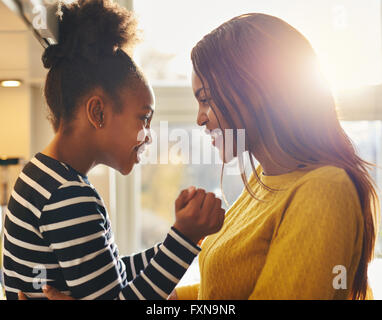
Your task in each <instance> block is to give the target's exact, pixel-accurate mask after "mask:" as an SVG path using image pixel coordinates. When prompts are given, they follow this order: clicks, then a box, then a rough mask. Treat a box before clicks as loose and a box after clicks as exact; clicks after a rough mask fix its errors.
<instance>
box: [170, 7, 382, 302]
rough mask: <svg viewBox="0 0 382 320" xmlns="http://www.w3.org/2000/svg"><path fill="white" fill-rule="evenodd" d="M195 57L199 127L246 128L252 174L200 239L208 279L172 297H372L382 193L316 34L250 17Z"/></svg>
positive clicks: (225, 28)
mask: <svg viewBox="0 0 382 320" xmlns="http://www.w3.org/2000/svg"><path fill="white" fill-rule="evenodd" d="M191 59H192V63H193V67H194V73H193V82H192V86H193V90H194V92H195V95H196V98H197V99H198V101H199V113H198V120H197V121H198V124H199V125H201V126H206V127H207V129H209V130H214V129H216V128H220V129H222V130H223V132H224V129H227V128H231V129H242V128H243V129H245V138H246V141H245V142H246V144H245V146H246V151H248V153H249V155H250V161H251V162H250V163H251V166H252V168H253V172H252V174H251V177H250V179H249V181H248V182H247V180H246V176H245V172H244V171H243V170H242V174H241V176H242V179H243V182H244V185H245V189H244V191H243V192H242V194H241V195H240V197H239V198H238V199H237V200H236V202H235V203H234V204H233V206H232V207H231V208H230V209H229V210H228V212H227V214H226V219H225V223H224V226H223V228H222V230H221V231H220V232H218V233H217V234H216V235H212V236H209V237H207V239H206V240H205V241H204V242H203V244H202V248H203V253H202V254H201V255H200V257H199V265H200V272H201V281H200V283H199V284H196V285H193V286H188V287H182V288H178V289H176V292H175V293H174V294H173V298H176V297H177V298H179V299H196V298H199V299H349V298H351V299H365V298H366V295H367V288H368V287H367V286H368V283H367V267H368V263H369V262H370V260H371V259H372V255H373V250H374V244H375V238H376V231H377V216H378V213H379V207H378V198H377V194H376V191H375V189H374V187H373V182H372V179H371V177H370V176H369V174H368V165H369V164H368V163H367V162H365V161H364V160H362V159H360V158H359V157H358V156H357V155H356V152H355V150H354V147H353V146H352V143H351V141H350V139H349V138H348V137H347V136H346V134H345V132H344V131H343V130H342V128H341V126H340V123H339V121H338V119H337V115H336V111H335V104H334V101H333V97H332V94H331V92H330V89H329V88H328V86H327V85H326V83H325V81H324V79H323V78H322V75H321V74H320V73H319V72H318V70H319V68H318V65H317V61H316V56H315V53H314V51H313V49H312V47H311V46H310V44H309V42H308V41H307V40H306V39H305V38H304V36H302V35H301V34H300V33H299V32H298V31H297V30H295V29H294V28H293V27H291V26H290V25H289V24H287V23H286V22H284V21H282V20H281V19H278V18H276V17H273V16H269V15H265V14H256V13H253V14H244V15H241V16H238V17H235V18H233V19H231V20H230V21H228V22H226V23H223V24H222V25H221V26H219V27H218V28H216V29H215V30H214V31H212V32H211V33H210V34H208V35H206V36H205V37H204V38H203V39H202V40H201V41H200V42H199V43H198V44H197V45H196V46H195V47H194V48H193V50H192V53H191ZM223 137H224V135H223ZM235 148H236V146H234V149H235ZM221 154H222V155H223V157H225V152H224V151H223V152H221ZM236 154H237V156H238V159H239V163H240V164H241V167H242V166H243V165H242V164H243V155H242V153H239V152H236ZM234 155H235V153H234ZM252 156H253V157H255V158H256V159H257V160H258V161H259V163H260V165H259V166H258V167H257V168H255V167H254V164H253V160H252ZM238 270H239V271H240V272H238ZM339 270H340V271H341V272H342V274H340V273H339ZM216 275H219V279H217V277H216ZM339 279H341V281H340V280H339Z"/></svg>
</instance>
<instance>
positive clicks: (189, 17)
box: [0, 0, 382, 299]
mask: <svg viewBox="0 0 382 320" xmlns="http://www.w3.org/2000/svg"><path fill="white" fill-rule="evenodd" d="M22 2H26V1H22ZM29 2H31V3H32V4H33V2H34V1H29ZM50 2H52V1H50ZM118 2H119V3H120V4H121V5H124V6H126V7H127V8H129V9H132V10H134V11H136V13H137V15H138V18H139V28H140V29H141V30H142V38H143V42H142V43H141V44H140V45H138V47H137V49H136V51H135V53H134V59H135V60H136V62H137V63H138V64H139V65H140V66H141V68H142V69H143V71H144V73H145V74H146V76H147V77H148V79H149V81H150V82H151V84H152V86H153V88H154V92H155V96H156V110H155V116H154V119H153V121H152V127H153V129H154V131H158V132H159V130H158V129H159V126H160V122H161V121H168V130H169V132H170V133H171V132H174V134H173V138H174V139H172V141H167V139H168V137H167V136H165V135H164V136H162V137H161V136H158V140H157V145H160V144H161V143H163V144H164V145H166V143H168V146H169V148H159V149H160V150H159V151H158V152H160V153H163V152H164V153H168V152H169V149H170V147H171V146H172V145H174V144H175V143H176V142H177V134H176V133H175V130H177V129H183V130H185V131H186V132H188V133H189V136H192V132H193V131H194V132H196V131H200V129H199V128H198V127H197V125H196V115H197V104H196V100H195V99H194V97H193V93H192V90H191V80H190V76H191V61H190V52H191V49H192V47H193V46H194V45H195V44H196V42H197V41H198V40H200V39H201V38H202V36H203V35H205V34H206V33H208V32H210V31H211V30H212V29H213V28H215V27H217V26H218V25H220V24H221V23H222V22H224V21H226V20H228V19H229V18H232V17H234V16H236V15H239V14H242V13H247V12H262V13H267V14H271V15H275V16H278V17H280V18H282V19H284V20H286V21H287V22H288V23H290V24H291V25H293V26H294V27H296V28H297V29H298V30H299V31H301V32H302V33H303V34H304V35H305V36H306V37H307V38H308V39H309V40H310V42H311V44H312V45H313V47H314V49H315V50H316V52H317V55H318V57H319V59H320V62H321V68H322V71H323V72H324V74H325V75H326V77H327V79H328V81H329V82H330V84H331V86H332V88H333V93H334V95H335V98H336V101H337V109H338V113H339V116H340V119H341V124H342V125H343V127H344V129H345V130H346V132H347V133H348V134H349V136H350V137H351V139H352V140H353V141H354V143H355V145H356V146H357V149H358V152H359V154H360V156H361V157H363V158H364V159H365V160H368V161H370V162H373V163H375V164H377V167H376V168H375V169H374V170H373V171H372V175H373V177H374V179H375V181H376V183H377V184H378V186H379V187H382V167H381V164H382V63H381V62H382V60H381V58H382V46H381V44H382V41H381V40H382V23H381V21H382V0H362V1H361V0H289V1H285V0H257V1H253V0H236V1H230V0H219V1H218V0H193V1H187V0H160V1H158V0H135V1H134V0H119V1H118ZM13 4H14V3H13V1H11V0H0V81H5V80H9V81H10V80H18V82H13V83H7V82H2V85H1V86H0V159H6V158H9V157H11V158H12V157H13V158H22V159H23V161H20V163H19V164H14V165H5V164H4V165H3V164H2V165H1V166H0V170H1V171H0V183H1V184H0V199H1V201H2V203H6V201H7V198H8V197H9V194H10V191H11V189H12V187H13V184H14V182H15V180H16V178H17V176H18V174H19V172H20V171H21V169H22V167H23V163H25V162H26V161H29V159H30V158H32V157H33V156H34V155H35V153H37V152H39V151H41V150H42V149H43V148H44V147H45V146H46V145H47V144H48V143H49V142H50V140H51V139H52V138H53V130H52V128H51V127H50V124H49V122H48V120H47V118H46V117H47V115H48V113H47V107H46V105H45V101H44V99H43V95H42V88H43V83H44V79H45V75H46V71H45V70H44V69H43V67H42V63H41V55H42V52H43V47H42V46H41V44H40V43H39V41H37V40H36V38H35V37H34V35H33V34H32V32H31V31H30V30H29V29H28V28H27V26H26V24H25V22H24V21H23V19H22V18H21V16H20V14H18V13H17V10H15V8H12V5H13ZM29 13H30V17H29V18H30V20H33V18H36V17H33V14H34V13H33V11H32V10H30V12H29ZM35 14H36V15H37V14H38V13H36V12H35ZM52 32H54V30H52ZM170 136H171V134H170ZM197 138H198V139H200V143H201V144H203V145H207V146H209V148H211V150H210V152H212V153H214V152H215V151H214V150H212V146H211V145H210V139H209V138H208V137H207V136H205V135H203V133H201V134H200V135H199V136H198V137H197ZM164 139H166V141H164ZM153 147H154V146H153ZM199 149H200V144H197V143H190V145H189V157H190V158H191V157H192V154H195V153H197V152H199ZM215 156H216V155H215ZM189 162H190V161H189V159H182V158H179V159H178V161H176V163H175V162H170V163H167V164H166V163H158V164H141V165H137V166H136V167H135V168H134V170H133V173H132V174H130V175H129V176H127V177H124V176H122V175H121V174H119V173H118V172H116V171H115V170H113V169H111V168H108V167H106V166H102V165H100V166H97V167H95V168H94V169H93V170H92V171H91V172H90V173H89V175H88V176H89V180H90V181H91V182H92V183H93V184H94V186H95V187H96V189H97V190H98V191H99V193H100V194H101V196H102V197H103V199H104V201H105V203H106V206H107V209H108V211H109V215H110V218H111V221H112V224H113V229H114V233H115V238H116V241H117V244H118V247H119V250H120V252H121V253H122V254H130V253H133V252H137V251H139V250H141V249H144V248H147V247H151V246H152V245H154V244H155V243H156V242H160V241H162V240H163V239H164V237H165V235H166V233H167V231H168V230H169V227H170V226H171V225H172V224H173V222H174V201H175V199H176V197H177V195H178V193H179V191H180V190H181V189H182V188H185V187H188V186H190V185H195V186H197V187H202V188H205V189H206V190H208V191H213V192H215V193H217V194H218V195H220V196H221V189H220V172H221V164H220V163H218V161H215V162H214V163H212V164H202V161H201V163H200V164H198V163H195V162H194V164H189ZM242 189H243V185H242V181H241V178H240V176H239V175H232V174H230V175H225V176H224V179H223V191H224V194H225V196H226V198H227V200H228V204H229V205H230V204H232V203H233V202H234V200H235V199H236V198H237V196H238V195H239V194H240V193H241V191H242ZM225 207H226V208H227V207H228V206H227V205H225ZM375 253H376V259H375V261H374V262H373V264H372V265H371V267H370V279H371V285H372V287H373V290H374V295H375V298H376V299H382V277H381V272H380V271H378V270H382V263H381V261H382V260H381V259H382V240H381V232H380V233H379V239H378V243H377V246H376V252H375ZM197 280H198V266H197V260H195V261H194V264H193V265H192V267H191V268H190V270H189V271H188V272H187V274H186V275H185V277H184V278H183V279H182V284H186V283H191V282H194V281H197Z"/></svg>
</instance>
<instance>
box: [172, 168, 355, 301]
mask: <svg viewBox="0 0 382 320" xmlns="http://www.w3.org/2000/svg"><path fill="white" fill-rule="evenodd" d="M257 172H258V174H259V175H260V178H261V180H262V181H263V182H264V183H265V185H267V186H269V187H272V188H279V189H280V188H282V189H284V190H283V191H277V192H273V193H272V192H270V191H267V190H265V189H263V188H262V187H260V185H259V184H257V183H256V179H255V177H254V175H253V173H252V174H251V176H250V178H249V184H250V186H251V188H252V190H254V191H255V194H256V195H259V197H258V198H260V199H264V200H266V201H265V202H259V201H257V200H255V199H253V198H252V197H251V196H250V195H249V193H248V192H247V191H246V190H245V189H244V190H243V192H242V193H241V195H240V196H239V198H238V199H237V200H236V201H235V203H234V204H233V205H232V207H231V208H230V209H229V210H228V211H227V213H226V218H225V222H224V226H223V228H222V229H221V230H220V231H219V232H218V233H216V234H213V235H211V236H209V237H207V238H206V239H205V240H204V241H203V243H202V251H201V253H200V256H199V267H200V274H201V280H200V284H195V285H191V286H185V287H178V288H177V289H176V292H177V295H178V298H179V299H187V300H194V299H202V300H212V299H222V300H223V299H240V300H246V299H347V298H348V297H349V293H350V289H351V286H352V283H353V279H354V275H355V271H356V269H357V266H358V263H359V260H360V256H361V250H362V237H363V219H362V211H361V206H360V202H359V198H358V195H357V191H356V189H355V187H354V184H353V183H352V181H351V179H350V178H349V176H348V175H347V174H346V172H345V171H344V170H343V169H340V168H337V167H334V166H323V167H319V168H311V169H310V170H309V169H299V170H297V171H294V172H291V173H287V174H283V175H279V176H265V175H263V174H262V168H261V166H259V167H258V168H257ZM336 266H339V267H336ZM343 267H345V268H346V269H344V268H343ZM344 271H346V273H345V272H344ZM344 276H346V283H345V282H344V281H342V282H341V281H340V280H339V278H342V279H345V278H344ZM344 287H346V289H345V288H344Z"/></svg>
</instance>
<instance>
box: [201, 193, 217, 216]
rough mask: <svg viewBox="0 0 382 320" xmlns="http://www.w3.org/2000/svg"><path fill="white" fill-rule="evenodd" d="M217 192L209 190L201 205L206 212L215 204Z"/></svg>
mask: <svg viewBox="0 0 382 320" xmlns="http://www.w3.org/2000/svg"><path fill="white" fill-rule="evenodd" d="M215 199H216V198H215V194H214V193H212V192H208V193H207V194H206V196H205V198H204V201H203V203H202V205H201V209H202V211H203V212H204V213H206V214H209V213H210V212H211V211H212V209H213V208H214V206H215Z"/></svg>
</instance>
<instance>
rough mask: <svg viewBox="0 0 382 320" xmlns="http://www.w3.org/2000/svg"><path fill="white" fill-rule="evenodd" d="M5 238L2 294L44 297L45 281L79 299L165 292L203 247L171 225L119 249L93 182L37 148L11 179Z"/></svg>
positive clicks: (143, 296) (161, 295)
mask: <svg viewBox="0 0 382 320" xmlns="http://www.w3.org/2000/svg"><path fill="white" fill-rule="evenodd" d="M3 246H4V250H3V255H4V258H3V273H4V282H5V289H6V295H7V299H17V292H18V291H23V292H25V293H26V295H27V296H28V297H30V298H31V299H44V295H43V293H42V291H41V286H42V283H45V282H46V283H48V284H50V285H52V286H54V287H55V288H57V289H58V290H60V291H63V292H66V293H68V294H70V295H71V296H73V297H75V298H77V299H166V298H167V296H168V295H169V294H170V293H171V291H172V290H173V289H174V287H175V286H176V284H177V283H178V282H179V280H180V279H181V277H182V276H183V274H184V273H185V271H186V270H187V268H188V266H189V265H190V264H191V262H192V260H193V259H194V258H195V256H196V255H197V254H198V253H199V251H200V248H199V247H197V246H195V245H194V244H192V243H191V242H189V241H188V240H187V239H186V238H185V237H184V236H183V235H182V234H180V233H179V232H178V231H177V230H175V229H174V228H172V229H171V230H170V231H169V233H168V234H167V237H166V238H165V240H164V242H163V243H161V244H157V245H155V246H154V247H153V248H150V249H148V250H146V251H144V252H142V253H138V254H135V255H132V256H127V257H121V256H119V254H118V248H117V246H116V244H115V243H114V237H113V233H112V231H111V224H110V221H109V218H108V214H107V210H106V208H105V205H104V202H103V200H102V198H101V197H100V196H99V195H98V193H97V191H96V190H95V188H94V187H93V185H92V184H91V183H90V182H89V181H88V179H87V177H86V176H84V175H81V174H80V173H79V172H77V171H76V170H74V169H73V168H72V167H70V166H69V165H67V164H64V163H62V162H60V161H57V160H55V159H53V158H50V157H48V156H46V155H44V154H42V153H37V154H36V155H35V156H34V157H33V159H32V160H31V161H30V162H28V164H27V165H26V166H25V167H24V168H23V170H22V173H21V174H20V175H19V177H18V179H17V181H16V183H15V186H14V188H13V191H12V193H11V197H10V200H9V204H8V208H7V211H6V217H5V230H4V241H3Z"/></svg>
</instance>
